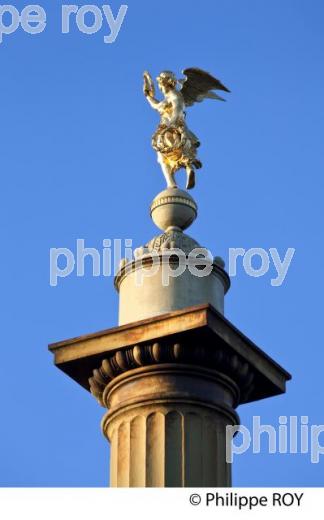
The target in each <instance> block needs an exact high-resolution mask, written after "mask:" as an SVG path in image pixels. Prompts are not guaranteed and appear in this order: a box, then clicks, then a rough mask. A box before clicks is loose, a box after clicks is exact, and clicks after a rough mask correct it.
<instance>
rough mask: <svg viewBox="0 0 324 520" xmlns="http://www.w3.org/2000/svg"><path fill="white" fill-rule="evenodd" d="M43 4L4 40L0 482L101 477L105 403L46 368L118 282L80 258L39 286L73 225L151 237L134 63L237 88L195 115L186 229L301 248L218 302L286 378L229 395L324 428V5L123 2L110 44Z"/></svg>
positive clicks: (279, 471)
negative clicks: (276, 389) (274, 392)
mask: <svg viewBox="0 0 324 520" xmlns="http://www.w3.org/2000/svg"><path fill="white" fill-rule="evenodd" d="M40 3H41V5H42V6H43V7H44V8H45V9H46V11H47V17H48V23H47V28H46V30H45V32H44V33H42V34H40V35H38V36H29V35H26V34H25V33H23V32H22V30H21V29H20V30H19V31H17V32H16V33H15V34H12V35H11V36H7V37H4V41H3V43H2V44H1V45H0V66H1V83H0V92H1V98H0V103H1V130H0V132H1V155H0V168H1V191H0V193H1V205H0V212H1V224H2V225H1V240H2V254H1V303H2V306H1V308H2V310H1V323H2V329H1V330H2V339H1V344H2V347H1V352H2V359H1V364H0V372H1V373H0V384H1V389H0V395H1V402H2V404H1V430H0V451H1V453H0V483H1V485H4V486H9V485H10V486H105V485H106V484H107V480H108V460H109V453H108V444H107V442H106V440H105V439H104V438H103V437H102V434H101V431H100V420H101V417H102V415H103V413H104V410H103V409H101V408H100V407H99V406H98V405H97V403H96V402H95V400H94V399H93V398H92V396H91V395H90V394H88V393H87V392H86V391H85V390H83V389H82V388H81V387H79V386H78V385H77V384H76V383H74V382H73V381H72V380H69V379H68V378H67V377H66V376H65V375H64V374H63V373H61V372H60V371H59V370H57V369H55V368H54V367H53V364H52V357H51V355H50V354H49V353H48V351H47V344H48V343H50V342H53V341H56V340H60V339H65V338H69V337H73V336H78V335H81V334H84V333H87V332H94V331H97V330H100V329H103V328H108V327H111V326H114V325H116V324H117V302H118V300H117V295H116V293H115V291H114V288H113V281H112V279H111V278H103V277H99V278H93V277H92V276H91V265H90V264H89V265H88V268H87V276H85V277H84V278H77V277H76V276H75V275H71V276H70V277H68V278H66V279H64V280H60V281H59V283H58V286H57V287H56V288H53V287H50V285H49V250H50V248H51V247H67V248H70V249H71V250H75V246H76V239H77V238H84V239H85V241H86V245H88V246H89V247H91V246H92V247H97V248H99V249H100V248H102V240H103V239H104V238H110V239H114V238H121V239H125V238H132V239H133V241H134V245H135V246H137V245H140V244H143V243H144V242H145V241H147V240H148V239H149V238H150V237H152V236H153V235H154V234H155V233H156V229H155V228H154V225H153V224H152V222H151V221H150V219H149V215H148V206H149V203H150V201H151V200H152V198H153V197H154V196H155V195H156V194H157V193H158V192H159V191H160V190H161V189H163V187H164V181H163V178H162V175H161V173H160V170H159V167H158V165H157V163H156V159H155V155H154V153H153V150H152V149H151V148H150V138H151V134H152V132H153V130H154V128H155V126H156V123H157V118H156V114H155V113H153V111H152V110H150V108H149V107H148V105H147V104H146V103H145V100H144V98H143V96H142V71H143V70H144V69H148V70H150V71H151V72H152V74H154V76H156V75H157V73H158V72H159V71H160V70H163V69H171V70H174V71H175V72H177V73H180V71H181V70H182V69H183V68H185V67H188V66H189V67H190V66H199V67H201V68H204V69H207V70H209V71H210V72H213V73H214V74H215V75H216V76H218V77H219V78H220V79H221V80H222V81H223V82H224V83H225V84H226V85H228V87H229V88H230V89H231V91H232V94H230V95H228V96H227V98H228V102H227V103H226V104H221V103H216V102H215V103H213V102H209V101H207V102H205V103H204V104H202V105H199V106H196V107H193V108H192V109H191V110H190V114H189V115H188V122H189V124H190V127H191V128H192V129H193V131H195V132H196V133H197V134H198V135H199V136H200V138H201V140H202V147H201V151H200V157H201V159H202V161H203V163H204V168H203V170H202V171H201V172H199V177H198V186H197V188H196V189H195V190H194V196H195V199H196V200H197V202H198V204H199V208H200V214H199V218H198V220H197V221H196V223H195V224H194V225H193V226H192V228H191V234H192V235H193V236H194V237H195V238H196V239H198V240H199V242H200V243H201V244H203V245H206V246H207V247H209V248H210V249H211V250H212V251H213V253H214V254H217V255H221V256H223V257H224V258H225V259H226V258H227V251H228V248H230V247H243V248H245V249H249V248H250V247H263V248H265V249H269V248H270V247H275V248H277V249H278V251H279V253H280V254H281V255H282V256H283V255H284V253H285V251H286V249H287V248H288V247H293V248H295V249H296V253H295V257H294V258H293V260H292V264H291V267H290V269H289V271H288V274H287V277H286V280H285V282H284V284H283V285H282V286H281V287H272V286H271V285H270V278H271V275H272V274H274V270H273V268H271V269H270V271H269V273H268V275H265V276H264V277H261V278H251V277H248V276H247V275H246V274H245V272H244V271H243V269H242V268H239V270H238V275H237V276H236V277H235V278H233V279H232V288H231V290H230V292H229V294H228V296H227V299H226V316H227V318H228V319H229V320H231V321H232V322H233V323H234V324H235V325H236V326H237V327H238V328H240V329H241V330H242V331H243V332H244V333H246V334H247V335H248V336H249V337H250V338H251V339H253V340H254V341H255V342H256V343H257V344H258V345H259V346H260V347H262V348H263V349H264V350H265V351H266V352H267V353H268V354H269V355H271V356H272V357H273V358H274V359H276V360H277V361H278V362H279V363H281V364H282V365H283V366H284V367H285V368H286V369H287V370H288V371H290V372H291V373H292V374H293V380H292V382H291V383H289V384H288V392H287V394H286V395H283V396H279V397H275V398H272V399H269V400H263V401H259V402H257V403H253V404H249V405H245V406H242V407H240V409H239V413H240V416H241V420H242V422H243V424H246V425H249V424H250V421H251V417H252V416H253V415H254V414H255V415H260V416H261V421H262V422H263V423H267V424H273V425H275V426H276V425H278V417H279V416H280V415H297V416H298V417H300V416H301V415H307V416H308V417H309V421H310V423H313V424H323V423H324V413H323V396H324V391H323V363H324V349H323V344H322V343H323V342H322V339H321V332H320V330H321V329H320V327H321V325H322V322H323V291H324V287H323V273H322V269H321V266H322V263H323V254H324V250H323V220H322V218H323V166H324V160H323V159H324V157H323V130H324V110H323V109H324V101H323V97H324V95H323V94H324V67H323V49H324V33H323V23H324V4H323V2H322V1H321V0H311V1H306V0H303V1H301V0H272V1H265V0H264V1H260V0H246V1H241V0H223V1H219V0H205V1H204V2H198V3H193V2H191V3H190V2H189V3H188V2H185V1H183V0H182V1H177V2H174V1H171V0H164V1H163V2H154V3H153V2H151V1H150V2H148V1H143V0H141V1H140V2H138V1H135V0H128V2H127V3H128V5H129V9H128V13H127V15H126V18H125V21H124V25H123V26H122V28H121V31H120V33H119V36H118V37H117V40H116V42H115V43H114V44H112V45H107V44H104V43H103V36H104V35H105V34H107V33H108V31H104V30H102V31H100V32H99V33H98V34H96V35H93V36H85V35H83V34H81V33H79V32H78V31H77V30H75V29H74V28H72V30H71V34H70V35H62V34H61V33H60V6H61V3H60V2H53V1H48V0H47V1H45V0H44V1H43V2H40ZM86 3H91V2H89V1H87V2H84V1H82V2H79V5H81V4H86ZM125 3H126V2H125ZM15 5H16V6H17V7H19V8H22V7H23V6H24V5H26V3H25V2H20V1H19V2H15ZM98 5H101V4H98ZM119 5H120V3H119V2H116V1H114V2H112V7H113V10H114V12H116V10H117V8H118V7H119ZM179 178H180V179H181V182H182V181H183V180H184V176H183V174H180V177H179ZM321 442H322V444H324V434H322V437H321ZM323 460H324V457H323ZM233 475H234V484H235V485H241V486H245V485H246V486H249V485H256V486H259V485H266V486H268V485H280V486H289V485H296V486H297V485H298V486H308V485H315V486H319V485H323V484H324V462H323V461H322V462H320V463H319V464H317V465H314V464H311V463H310V456H309V455H269V454H267V453H266V451H265V450H263V451H262V453H261V454H260V455H253V454H251V453H250V452H248V453H246V454H245V455H244V456H240V457H236V458H235V460H234V468H233Z"/></svg>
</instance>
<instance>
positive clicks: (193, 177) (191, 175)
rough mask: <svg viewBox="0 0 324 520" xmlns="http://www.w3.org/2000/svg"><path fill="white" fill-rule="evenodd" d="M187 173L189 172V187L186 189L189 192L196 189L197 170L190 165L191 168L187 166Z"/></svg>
mask: <svg viewBox="0 0 324 520" xmlns="http://www.w3.org/2000/svg"><path fill="white" fill-rule="evenodd" d="M186 172H187V186H186V188H187V190H191V189H192V188H194V187H195V184H196V175H195V170H194V169H193V167H192V166H191V165H190V166H186Z"/></svg>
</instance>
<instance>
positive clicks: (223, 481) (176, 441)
mask: <svg viewBox="0 0 324 520" xmlns="http://www.w3.org/2000/svg"><path fill="white" fill-rule="evenodd" d="M50 350H51V351H52V352H53V353H54V355H55V363H56V365H57V366H58V367H59V368H61V369H62V370H63V371H64V372H66V373H67V374H68V375H70V376H71V377H72V378H73V379H75V380H76V381H77V382H78V383H80V384H81V385H82V386H84V387H85V388H86V389H87V390H90V391H91V392H92V394H93V395H94V396H95V398H96V399H97V400H98V401H99V403H100V404H101V405H102V406H104V407H105V408H107V410H108V411H107V413H106V415H105V416H104V418H103V421H102V429H103V432H104V434H105V436H106V437H107V439H108V440H109V441H110V443H111V466H110V482H111V485H112V486H118V487H124V486H126V487H130V486H131V487H133V486H147V487H151V486H157V487H163V486H230V485H231V465H230V464H228V463H226V459H225V453H226V449H225V448H226V445H225V443H226V426H227V425H233V424H238V423H239V418H238V416H237V414H236V412H235V408H236V407H237V406H238V405H239V404H243V403H245V402H250V401H254V400H257V399H262V398H265V397H270V396H272V395H276V394H280V393H283V392H284V391H285V384H286V381H287V380H289V379H290V375H289V374H288V373H287V372H286V371H285V370H284V369H283V368H281V367H280V366H279V365H278V364H277V363H276V362H274V361H273V360H272V359H271V358H269V356H267V355H266V354H265V353H264V352H263V351H262V350H260V349H259V348H258V347H257V346H256V345H254V344H253V343H252V342H251V341H250V340H249V339H248V338H247V337H246V336H244V335H243V334H242V333H241V332H239V331H238V330H237V329H236V328H235V327H233V325H232V324H231V323H230V322H229V321H227V320H226V319H225V318H224V317H223V316H222V315H221V314H220V313H219V312H217V311H216V310H215V309H214V308H213V307H211V306H210V305H200V306H195V307H190V308H186V309H183V310H181V311H175V312H172V313H168V314H165V315H162V316H157V317H155V318H151V319H149V320H143V321H139V322H135V323H131V324H128V325H123V326H120V327H115V328H113V329H109V330H105V331H102V332H98V333H95V334H90V335H88V336H82V337H80V338H74V339H71V340H67V341H63V342H59V343H55V344H52V345H50Z"/></svg>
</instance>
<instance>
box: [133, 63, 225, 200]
mask: <svg viewBox="0 0 324 520" xmlns="http://www.w3.org/2000/svg"><path fill="white" fill-rule="evenodd" d="M183 74H184V75H185V78H184V79H179V80H178V79H177V78H176V76H175V74H174V73H173V72H171V71H168V70H167V71H163V72H161V74H160V75H159V76H158V77H157V78H156V79H157V83H158V86H159V89H160V90H161V92H162V94H163V95H164V99H163V100H162V101H159V100H158V99H156V98H155V87H154V82H153V79H152V77H151V75H150V74H149V73H148V72H147V71H145V72H144V87H143V91H144V95H145V96H146V99H147V101H148V102H149V104H150V105H151V107H152V108H154V109H155V110H157V111H158V112H159V114H160V117H161V120H160V124H159V126H158V128H157V130H156V132H155V133H154V135H153V137H152V146H153V148H154V150H155V151H156V152H157V156H158V162H159V163H160V165H161V168H162V171H163V174H164V177H165V179H166V182H167V186H168V188H176V187H177V184H176V182H175V179H174V174H175V173H176V171H177V170H179V169H180V168H185V170H186V172H187V186H186V187H187V189H188V190H189V189H191V188H193V187H194V186H195V170H196V169H198V168H201V166H202V164H201V162H200V161H199V159H198V158H197V148H198V147H199V146H200V142H199V139H198V137H197V136H195V134H194V133H193V132H191V131H190V130H189V128H188V127H187V125H186V112H185V109H186V107H190V106H192V105H193V104H194V103H197V102H198V103H200V102H201V101H203V100H204V99H218V100H221V101H225V99H223V98H222V97H220V96H218V95H217V94H216V93H215V92H213V91H214V90H223V91H225V92H230V91H229V90H228V88H227V87H225V86H224V85H223V84H222V83H221V82H220V81H219V80H218V79H216V78H214V77H213V76H212V75H211V74H209V73H208V72H206V71H204V70H201V69H198V68H189V69H185V70H184V71H183Z"/></svg>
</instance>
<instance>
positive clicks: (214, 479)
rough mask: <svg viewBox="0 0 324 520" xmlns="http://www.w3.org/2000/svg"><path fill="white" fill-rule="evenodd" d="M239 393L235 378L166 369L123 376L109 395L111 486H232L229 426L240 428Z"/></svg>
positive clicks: (157, 367)
mask: <svg viewBox="0 0 324 520" xmlns="http://www.w3.org/2000/svg"><path fill="white" fill-rule="evenodd" d="M237 400H238V388H237V386H236V384H235V383H234V382H233V381H232V380H231V379H230V378H228V377H227V376H224V375H223V374H221V373H219V372H216V371H215V370H208V369H206V368H202V367H193V366H190V365H185V364H168V363H164V364H159V365H154V366H152V365H151V366H147V367H142V368H137V369H133V370H130V371H128V372H126V373H123V374H122V375H120V376H117V377H116V378H115V379H113V380H112V381H111V383H109V384H108V385H107V386H106V388H105V390H104V392H103V403H104V405H105V406H106V407H107V408H108V409H109V411H108V412H107V414H106V415H105V417H104V418H103V421H102V428H103V432H104V434H105V435H106V437H107V438H108V440H109V441H110V443H111V460H110V485H111V486H115V487H116V486H117V487H170V486H175V487H183V486H186V487H189V486H230V485H231V465H230V464H229V463H227V462H226V426H227V425H229V424H231V425H232V424H237V423H238V417H237V414H236V413H235V412H234V409H233V408H234V407H235V406H236V404H237Z"/></svg>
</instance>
